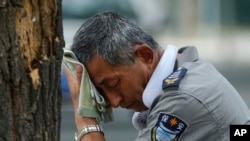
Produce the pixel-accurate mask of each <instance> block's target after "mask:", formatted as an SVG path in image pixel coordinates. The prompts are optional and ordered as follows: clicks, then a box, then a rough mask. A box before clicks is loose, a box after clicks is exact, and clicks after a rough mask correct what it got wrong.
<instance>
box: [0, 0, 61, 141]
mask: <svg viewBox="0 0 250 141" xmlns="http://www.w3.org/2000/svg"><path fill="white" fill-rule="evenodd" d="M61 13H62V12H61V0H0V141H58V140H60V120H61V97H62V95H61V88H60V81H61V80H60V72H61V60H62V54H63V51H62V47H63V46H64V39H63V32H62V14H61Z"/></svg>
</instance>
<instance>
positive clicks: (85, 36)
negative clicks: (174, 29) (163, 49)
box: [72, 12, 159, 65]
mask: <svg viewBox="0 0 250 141" xmlns="http://www.w3.org/2000/svg"><path fill="white" fill-rule="evenodd" d="M137 44H147V45H148V46H150V47H151V48H152V49H153V50H157V49H158V48H159V45H158V43H157V42H156V41H155V40H154V39H153V38H152V37H151V36H150V35H148V34H147V33H146V32H144V31H143V30H142V29H141V28H140V27H139V26H138V25H136V24H135V23H134V22H132V21H130V20H129V19H128V18H126V17H124V16H122V15H120V14H118V13H114V12H104V13H99V14H97V15H95V16H93V17H90V18H89V19H87V20H86V21H85V22H84V23H83V24H82V26H81V27H80V28H79V29H78V31H77V32H76V34H75V36H74V39H73V45H72V51H73V52H74V53H75V55H76V57H77V58H78V59H79V61H80V62H81V63H83V64H86V63H88V61H89V59H90V58H91V57H92V56H93V55H94V54H95V53H97V54H99V55H101V56H102V57H103V58H104V59H106V60H107V61H108V62H109V63H110V64H112V65H116V64H119V63H121V64H133V63H134V46H135V45H137Z"/></svg>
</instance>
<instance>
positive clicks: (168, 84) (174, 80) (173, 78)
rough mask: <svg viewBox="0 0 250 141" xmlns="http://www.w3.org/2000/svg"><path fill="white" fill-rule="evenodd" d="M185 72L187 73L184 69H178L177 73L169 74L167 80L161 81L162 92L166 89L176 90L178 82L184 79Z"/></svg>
mask: <svg viewBox="0 0 250 141" xmlns="http://www.w3.org/2000/svg"><path fill="white" fill-rule="evenodd" d="M186 72H187V69H186V68H179V69H178V70H177V71H175V72H173V73H171V74H170V75H169V76H168V77H167V78H165V79H164V80H163V83H162V90H165V89H168V88H178V87H179V84H180V81H181V79H182V78H183V77H184V75H185V74H186Z"/></svg>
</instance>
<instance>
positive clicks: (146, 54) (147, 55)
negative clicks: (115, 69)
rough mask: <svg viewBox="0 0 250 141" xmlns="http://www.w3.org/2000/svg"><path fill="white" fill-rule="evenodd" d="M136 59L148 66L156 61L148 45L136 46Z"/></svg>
mask: <svg viewBox="0 0 250 141" xmlns="http://www.w3.org/2000/svg"><path fill="white" fill-rule="evenodd" d="M135 57H136V58H137V59H141V61H142V62H144V63H146V64H151V63H153V59H154V51H153V49H152V48H150V47H149V46H148V45H146V44H141V45H135Z"/></svg>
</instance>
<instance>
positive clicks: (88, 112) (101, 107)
mask: <svg viewBox="0 0 250 141" xmlns="http://www.w3.org/2000/svg"><path fill="white" fill-rule="evenodd" d="M62 62H63V65H64V67H65V68H66V69H68V70H69V71H70V73H71V75H72V76H73V77H74V78H76V72H75V67H76V65H81V66H82V67H83V74H82V78H81V85H80V93H79V106H78V113H79V115H81V116H85V117H92V118H96V119H97V120H99V121H103V122H110V121H113V120H114V117H113V111H112V108H111V107H109V104H108V103H107V102H106V101H105V99H104V97H103V96H102V95H101V94H100V93H99V92H98V91H97V90H96V88H95V86H94V85H93V83H92V81H91V80H90V78H89V75H88V72H87V71H86V69H85V66H84V65H83V64H82V63H80V62H79V61H78V59H77V58H76V56H75V54H74V53H73V52H72V51H71V49H70V46H67V47H65V48H64V55H63V61H62Z"/></svg>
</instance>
